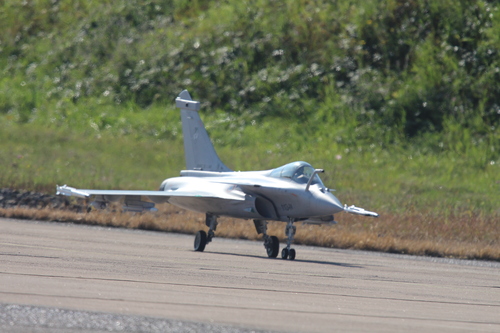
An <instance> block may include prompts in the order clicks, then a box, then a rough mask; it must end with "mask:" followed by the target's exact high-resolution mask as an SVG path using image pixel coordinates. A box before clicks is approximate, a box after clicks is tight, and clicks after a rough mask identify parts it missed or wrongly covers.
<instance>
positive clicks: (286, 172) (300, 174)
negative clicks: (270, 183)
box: [270, 161, 325, 188]
mask: <svg viewBox="0 0 500 333" xmlns="http://www.w3.org/2000/svg"><path fill="white" fill-rule="evenodd" d="M313 173H314V168H313V167H312V166H311V165H310V164H309V163H307V162H302V161H300V162H292V163H289V164H286V165H283V166H282V167H279V168H276V169H274V170H273V171H272V172H271V174H270V176H271V177H274V178H285V179H291V180H292V181H294V182H296V183H298V184H304V185H305V184H307V183H308V182H309V179H311V176H312V175H313ZM314 184H318V185H319V186H320V187H322V188H323V187H325V185H323V182H322V181H321V179H320V178H319V176H318V174H315V175H314V178H313V180H312V182H311V185H314Z"/></svg>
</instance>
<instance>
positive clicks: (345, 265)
mask: <svg viewBox="0 0 500 333" xmlns="http://www.w3.org/2000/svg"><path fill="white" fill-rule="evenodd" d="M206 252H207V253H213V254H222V255H226V256H235V257H246V258H257V259H262V260H283V259H281V258H280V257H279V256H278V258H269V257H264V256H255V255H251V254H239V253H227V252H212V251H206ZM290 261H291V262H305V263H311V264H318V265H330V266H338V267H348V268H364V267H363V266H359V265H352V264H346V263H340V262H333V261H323V260H304V259H295V260H290Z"/></svg>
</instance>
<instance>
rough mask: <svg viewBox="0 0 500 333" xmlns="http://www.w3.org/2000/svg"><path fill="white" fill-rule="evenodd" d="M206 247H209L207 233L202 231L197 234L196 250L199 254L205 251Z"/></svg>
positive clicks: (195, 239) (195, 240)
mask: <svg viewBox="0 0 500 333" xmlns="http://www.w3.org/2000/svg"><path fill="white" fill-rule="evenodd" d="M206 245H207V233H206V232H205V231H203V230H200V231H198V232H197V233H196V237H195V238H194V250H195V251H198V252H203V250H205V246H206Z"/></svg>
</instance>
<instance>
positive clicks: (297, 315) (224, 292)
mask: <svg viewBox="0 0 500 333" xmlns="http://www.w3.org/2000/svg"><path fill="white" fill-rule="evenodd" d="M242 223H251V222H242ZM280 236H281V235H280ZM193 239H194V236H192V235H179V234H169V233H160V232H147V231H138V230H125V229H113V228H102V227H94V226H83V225H74V224H63V223H46V222H33V221H21V220H13V219H0V303H1V304H3V307H0V331H2V332H5V331H7V332H27V331H29V332H39V331H40V332H42V331H43V332H45V331H44V330H43V329H45V328H47V327H49V326H50V325H49V326H47V325H48V324H47V320H48V319H45V321H44V322H43V323H41V322H40V321H34V323H32V324H29V320H28V321H26V322H28V324H24V321H19V322H14V320H13V319H11V320H10V321H9V320H6V319H4V322H2V312H3V317H4V318H7V317H9V316H10V317H9V318H11V317H12V315H11V314H10V313H5V312H7V311H11V310H9V309H10V308H15V306H10V305H30V306H34V307H33V309H38V310H36V311H40V309H47V310H45V312H44V313H49V312H50V311H55V312H58V310H57V309H64V310H60V311H59V313H61V312H65V313H68V311H77V312H78V311H79V312H80V313H88V311H91V312H92V313H101V314H102V315H105V314H109V315H114V316H119V318H122V319H120V320H121V321H122V324H121V326H120V328H119V329H116V331H120V332H128V331H133V330H132V329H131V328H130V327H127V326H126V325H125V326H123V325H124V324H123V322H124V319H123V318H127V316H130V317H131V318H132V317H133V318H138V317H141V316H146V317H148V318H152V319H151V320H162V319H168V320H175V321H179V322H180V323H182V322H185V323H187V324H186V325H187V326H185V328H187V327H188V326H189V325H195V326H193V327H195V328H194V329H193V330H191V331H200V330H201V329H197V328H196V327H207V325H208V326H210V325H212V327H213V330H214V331H218V330H220V331H222V330H227V331H237V330H238V329H240V330H241V331H251V330H263V331H284V332H335V331H337V332H346V331H348V332H373V331H380V332H402V331H405V332H422V331H433V332H437V331H439V332H471V331H474V332H499V331H500V263H495V262H479V261H463V260H451V259H435V258H423V257H411V256H402V255H389V254H378V253H370V252H361V251H346V250H335V249H324V248H315V247H307V246H294V248H295V249H296V251H297V259H296V260H295V261H289V260H282V259H269V258H267V256H266V254H265V249H264V247H263V244H262V243H260V242H252V241H242V240H228V239H219V238H215V239H214V241H213V242H212V243H210V244H208V246H207V248H206V250H205V252H203V253H199V252H194V251H193V250H192V243H193ZM281 246H283V244H281ZM6 305H9V306H10V308H9V306H6ZM40 307H41V308H40ZM18 309H19V308H18ZM54 309H55V310H54ZM34 311H35V310H34ZM21 312H22V311H21ZM42 312H43V311H42ZM27 313H28V314H26V316H29V311H28V312H27ZM96 316H97V315H96ZM86 318H90V319H86V320H89V321H92V320H95V318H97V317H92V316H87V317H86ZM92 318H94V319H92ZM116 318H118V317H116ZM63 321H64V320H63ZM115 321H116V320H115ZM189 323H191V324H189ZM188 324H189V325H188ZM23 325H32V330H29V329H28V327H27V326H23ZM54 325H55V324H54ZM179 325H181V326H182V324H179ZM196 325H205V326H196ZM181 326H180V327H181ZM37 328H38V329H39V330H36V329H37ZM49 328H50V327H49ZM49 331H50V330H47V332H49ZM61 331H64V332H66V331H69V330H61ZM82 331H84V330H79V331H78V332H82ZM85 331H89V332H90V331H96V332H97V331H112V327H111V328H108V329H101V328H95V329H93V328H92V325H90V326H87V330H85ZM143 331H147V330H146V329H144V330H143ZM181 331H182V330H181ZM187 331H190V330H186V332H187Z"/></svg>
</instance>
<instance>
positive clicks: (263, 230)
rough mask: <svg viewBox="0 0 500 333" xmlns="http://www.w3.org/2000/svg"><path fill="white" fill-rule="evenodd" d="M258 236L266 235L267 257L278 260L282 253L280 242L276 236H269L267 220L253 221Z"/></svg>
mask: <svg viewBox="0 0 500 333" xmlns="http://www.w3.org/2000/svg"><path fill="white" fill-rule="evenodd" d="M253 223H254V224H255V229H256V230H257V234H258V235H260V234H263V235H264V247H265V248H266V252H267V256H268V257H269V258H276V257H277V256H278V253H279V252H280V241H279V239H278V237H276V236H269V235H268V234H267V221H266V220H253Z"/></svg>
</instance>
